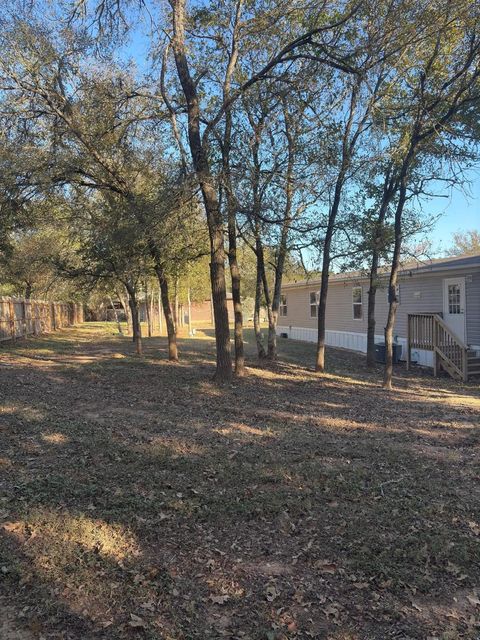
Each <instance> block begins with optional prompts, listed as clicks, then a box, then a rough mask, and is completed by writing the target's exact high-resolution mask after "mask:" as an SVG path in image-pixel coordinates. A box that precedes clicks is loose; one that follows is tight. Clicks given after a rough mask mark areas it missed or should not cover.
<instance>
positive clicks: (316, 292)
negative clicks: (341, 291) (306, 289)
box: [309, 291, 320, 318]
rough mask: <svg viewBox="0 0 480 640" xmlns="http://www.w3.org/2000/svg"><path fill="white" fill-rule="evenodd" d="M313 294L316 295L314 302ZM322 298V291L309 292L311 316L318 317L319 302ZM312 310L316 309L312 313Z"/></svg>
mask: <svg viewBox="0 0 480 640" xmlns="http://www.w3.org/2000/svg"><path fill="white" fill-rule="evenodd" d="M312 296H315V298H314V301H313V302H312ZM319 300H320V291H310V293H309V306H310V318H317V317H318V302H319ZM312 311H315V312H314V313H312Z"/></svg>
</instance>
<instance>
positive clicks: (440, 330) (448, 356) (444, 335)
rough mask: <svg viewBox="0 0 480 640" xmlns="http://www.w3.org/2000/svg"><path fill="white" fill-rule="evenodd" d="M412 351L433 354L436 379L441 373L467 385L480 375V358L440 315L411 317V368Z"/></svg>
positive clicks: (409, 330)
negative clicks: (416, 350)
mask: <svg viewBox="0 0 480 640" xmlns="http://www.w3.org/2000/svg"><path fill="white" fill-rule="evenodd" d="M412 349H422V350H425V351H432V352H433V372H434V375H435V376H437V375H438V372H439V371H440V370H443V371H446V372H447V373H448V374H449V375H450V376H451V377H452V378H455V379H456V380H464V381H465V382H466V381H467V380H469V379H470V378H472V377H474V376H480V357H479V356H477V355H476V353H475V352H472V351H471V350H470V349H469V348H468V346H467V345H466V344H465V343H464V342H463V340H461V339H460V338H459V337H458V336H456V335H455V333H454V332H453V331H452V330H451V329H450V327H449V326H448V325H447V324H445V322H444V320H443V318H442V316H441V314H440V313H415V314H409V315H408V325H407V369H409V368H410V365H411V352H412Z"/></svg>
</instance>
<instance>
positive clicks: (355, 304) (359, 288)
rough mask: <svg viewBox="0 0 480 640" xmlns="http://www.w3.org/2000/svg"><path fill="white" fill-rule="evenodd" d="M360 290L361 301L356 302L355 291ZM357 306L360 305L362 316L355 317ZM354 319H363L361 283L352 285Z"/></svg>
mask: <svg viewBox="0 0 480 640" xmlns="http://www.w3.org/2000/svg"><path fill="white" fill-rule="evenodd" d="M358 290H360V302H355V298H354V296H355V291H358ZM355 307H360V317H359V318H356V317H355ZM352 319H353V320H356V321H362V320H363V287H362V286H361V285H358V286H355V287H352Z"/></svg>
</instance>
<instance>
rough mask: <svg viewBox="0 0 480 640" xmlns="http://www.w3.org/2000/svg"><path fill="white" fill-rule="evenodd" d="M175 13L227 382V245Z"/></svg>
mask: <svg viewBox="0 0 480 640" xmlns="http://www.w3.org/2000/svg"><path fill="white" fill-rule="evenodd" d="M170 4H171V6H172V13H173V31H174V34H173V40H172V46H173V52H174V57H175V64H176V68H177V74H178V78H179V80H180V84H181V86H182V90H183V93H184V96H185V99H186V102H187V116H188V141H189V146H190V152H191V155H192V162H193V166H194V169H195V174H196V177H197V180H198V184H199V186H200V189H201V192H202V197H203V203H204V206H205V212H206V216H207V225H208V233H209V237H210V281H211V288H212V302H213V313H214V318H215V343H216V349H217V367H216V372H215V379H216V380H217V381H218V382H220V383H221V382H228V381H229V380H231V377H232V358H231V353H230V329H229V326H228V308H227V287H226V282H225V246H224V239H223V220H222V216H221V213H220V209H219V205H218V198H217V194H216V191H215V187H214V179H213V177H212V174H211V170H210V164H209V161H208V155H207V151H206V149H205V147H204V144H203V141H202V136H201V131H200V122H201V117H200V116H201V114H200V104H199V100H198V96H197V88H196V84H195V82H194V81H193V79H192V77H191V75H190V69H189V65H188V60H187V52H186V46H185V20H186V15H185V0H171V2H170Z"/></svg>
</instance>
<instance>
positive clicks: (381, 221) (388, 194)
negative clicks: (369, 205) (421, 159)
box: [367, 169, 395, 367]
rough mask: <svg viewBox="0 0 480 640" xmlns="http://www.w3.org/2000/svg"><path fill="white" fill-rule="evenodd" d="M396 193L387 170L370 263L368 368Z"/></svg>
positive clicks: (372, 361)
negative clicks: (387, 220) (385, 238)
mask: <svg viewBox="0 0 480 640" xmlns="http://www.w3.org/2000/svg"><path fill="white" fill-rule="evenodd" d="M394 193H395V181H394V179H392V178H391V176H390V169H388V170H387V174H386V177H385V183H384V187H383V194H382V201H381V203H380V209H379V212H378V217H377V220H376V227H375V233H374V238H373V245H372V257H371V263H370V275H369V287H368V307H367V366H368V367H373V366H374V365H375V328H376V320H375V307H376V296H377V287H378V284H377V283H378V265H379V261H380V251H381V249H382V246H381V245H382V231H383V229H384V226H385V218H386V215H387V211H388V207H389V205H390V202H391V200H392V197H393V195H394Z"/></svg>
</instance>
